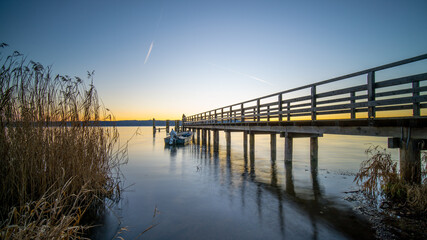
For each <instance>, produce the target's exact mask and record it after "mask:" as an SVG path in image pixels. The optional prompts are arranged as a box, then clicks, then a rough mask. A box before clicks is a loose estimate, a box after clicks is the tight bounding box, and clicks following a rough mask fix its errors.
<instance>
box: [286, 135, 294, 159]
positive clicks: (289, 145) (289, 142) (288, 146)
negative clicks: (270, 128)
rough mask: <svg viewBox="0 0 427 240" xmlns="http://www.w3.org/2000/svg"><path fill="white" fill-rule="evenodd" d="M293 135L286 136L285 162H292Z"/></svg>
mask: <svg viewBox="0 0 427 240" xmlns="http://www.w3.org/2000/svg"><path fill="white" fill-rule="evenodd" d="M292 141H293V138H292V137H285V162H292Z"/></svg>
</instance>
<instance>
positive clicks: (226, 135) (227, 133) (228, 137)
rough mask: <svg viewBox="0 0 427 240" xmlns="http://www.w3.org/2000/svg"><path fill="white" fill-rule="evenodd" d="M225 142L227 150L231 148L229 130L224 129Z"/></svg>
mask: <svg viewBox="0 0 427 240" xmlns="http://www.w3.org/2000/svg"><path fill="white" fill-rule="evenodd" d="M225 142H226V143H227V152H230V149H231V132H230V131H225Z"/></svg>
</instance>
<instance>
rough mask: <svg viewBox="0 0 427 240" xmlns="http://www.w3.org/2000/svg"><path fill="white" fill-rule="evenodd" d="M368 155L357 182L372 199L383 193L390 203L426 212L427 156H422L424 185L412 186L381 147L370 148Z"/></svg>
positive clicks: (357, 176)
mask: <svg viewBox="0 0 427 240" xmlns="http://www.w3.org/2000/svg"><path fill="white" fill-rule="evenodd" d="M366 153H367V154H368V156H369V158H368V159H367V160H365V161H363V162H362V164H361V166H360V170H359V172H358V173H357V174H356V177H355V179H354V180H355V181H357V183H358V184H360V185H361V188H362V190H363V191H364V192H365V193H366V194H367V195H368V196H370V197H372V198H375V197H376V196H378V195H380V194H383V195H384V196H385V197H386V199H387V200H389V201H391V202H393V203H394V204H395V205H398V206H401V207H409V208H411V209H412V210H415V211H417V212H418V214H421V215H423V214H425V213H427V178H426V174H427V164H426V163H427V157H426V154H425V153H423V157H422V161H423V164H424V165H425V168H424V171H423V172H422V177H423V178H424V181H423V183H422V184H409V183H406V182H405V181H404V180H402V179H401V178H400V176H399V172H398V171H397V162H396V161H393V160H392V159H391V154H390V153H387V152H386V150H385V149H381V148H380V147H379V146H370V147H369V148H368V149H367V150H366Z"/></svg>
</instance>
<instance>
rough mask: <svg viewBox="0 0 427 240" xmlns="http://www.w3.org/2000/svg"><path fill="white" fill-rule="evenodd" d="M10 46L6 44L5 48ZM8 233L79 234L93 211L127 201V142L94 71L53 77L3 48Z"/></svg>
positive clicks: (2, 206)
mask: <svg viewBox="0 0 427 240" xmlns="http://www.w3.org/2000/svg"><path fill="white" fill-rule="evenodd" d="M6 46H7V45H6V44H1V45H0V48H1V49H3V50H4V48H5V47H6ZM0 62H1V63H2V67H1V69H0V90H1V91H0V94H1V95H0V176H1V177H0V178H1V181H0V192H1V194H0V217H1V219H0V220H1V223H0V238H10V239H30V238H31V239H32V238H39V239H45V238H47V239H50V238H78V237H81V236H82V234H83V233H84V232H85V230H86V229H87V228H88V227H87V226H84V225H82V219H83V218H84V217H85V216H86V215H87V213H88V212H89V211H91V212H95V213H96V212H97V211H102V209H103V204H105V203H106V201H113V202H114V201H116V200H118V199H119V198H120V189H121V187H120V171H119V168H118V167H119V165H120V164H122V163H124V162H125V161H126V159H127V158H126V154H127V148H126V146H120V144H119V142H118V131H117V129H116V128H115V127H108V128H106V127H102V126H101V125H100V121H101V120H113V119H112V118H113V117H112V116H111V114H109V112H108V110H107V109H106V108H105V107H103V106H102V105H101V104H100V102H99V99H98V96H97V91H96V89H95V87H94V85H93V72H92V73H88V79H89V80H90V82H91V83H90V84H89V85H88V86H87V85H85V84H84V83H83V81H82V80H81V79H80V78H78V77H74V78H72V77H69V76H66V75H56V76H52V71H51V68H50V67H44V66H43V65H42V64H40V63H37V62H33V61H26V59H25V58H24V57H23V56H22V55H21V54H20V53H18V52H16V51H15V52H14V53H13V54H11V55H9V56H7V57H5V56H3V55H2V54H1V52H0Z"/></svg>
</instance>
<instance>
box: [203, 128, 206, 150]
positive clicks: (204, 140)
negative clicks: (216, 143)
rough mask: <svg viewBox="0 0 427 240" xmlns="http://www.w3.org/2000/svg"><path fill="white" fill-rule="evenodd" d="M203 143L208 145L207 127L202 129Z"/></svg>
mask: <svg viewBox="0 0 427 240" xmlns="http://www.w3.org/2000/svg"><path fill="white" fill-rule="evenodd" d="M202 145H203V146H206V129H202Z"/></svg>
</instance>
